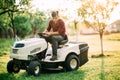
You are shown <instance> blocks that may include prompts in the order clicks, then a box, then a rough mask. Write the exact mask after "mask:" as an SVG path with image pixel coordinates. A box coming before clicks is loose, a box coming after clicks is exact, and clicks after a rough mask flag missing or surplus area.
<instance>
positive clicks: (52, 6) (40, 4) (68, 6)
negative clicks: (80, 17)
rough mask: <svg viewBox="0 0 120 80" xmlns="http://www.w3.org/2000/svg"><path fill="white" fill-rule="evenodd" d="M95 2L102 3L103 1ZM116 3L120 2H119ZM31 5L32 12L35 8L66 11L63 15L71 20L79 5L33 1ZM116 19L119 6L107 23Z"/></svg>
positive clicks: (119, 15)
mask: <svg viewBox="0 0 120 80" xmlns="http://www.w3.org/2000/svg"><path fill="white" fill-rule="evenodd" d="M97 1H99V2H104V0H97ZM118 1H119V2H120V0H118ZM31 4H32V6H33V8H32V11H35V10H36V8H37V9H38V10H40V11H48V10H58V9H63V10H66V9H67V11H66V12H65V13H64V14H63V15H66V16H68V15H69V16H72V17H73V18H76V17H77V16H76V15H77V11H76V9H77V8H78V7H79V6H80V3H78V2H77V1H75V0H33V1H32V2H31ZM61 14H62V13H61ZM117 19H120V5H119V6H118V7H117V8H116V9H115V10H114V11H113V13H112V14H111V20H110V21H109V23H112V22H113V21H115V20H117Z"/></svg>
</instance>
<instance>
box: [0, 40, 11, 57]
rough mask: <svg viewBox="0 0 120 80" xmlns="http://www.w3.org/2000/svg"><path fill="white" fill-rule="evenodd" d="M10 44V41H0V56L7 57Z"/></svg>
mask: <svg viewBox="0 0 120 80" xmlns="http://www.w3.org/2000/svg"><path fill="white" fill-rule="evenodd" d="M12 44H13V42H12V39H0V56H4V55H8V53H9V52H10V49H11V46H12Z"/></svg>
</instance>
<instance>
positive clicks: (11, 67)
mask: <svg viewBox="0 0 120 80" xmlns="http://www.w3.org/2000/svg"><path fill="white" fill-rule="evenodd" d="M7 71H8V72H9V73H12V72H14V73H18V72H19V71H20V67H19V64H16V63H15V62H14V61H13V60H10V61H9V62H8V64H7Z"/></svg>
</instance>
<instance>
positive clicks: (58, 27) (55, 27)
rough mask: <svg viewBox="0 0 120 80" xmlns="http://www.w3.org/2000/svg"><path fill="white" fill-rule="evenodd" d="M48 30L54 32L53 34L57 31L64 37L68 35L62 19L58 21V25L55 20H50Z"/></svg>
mask: <svg viewBox="0 0 120 80" xmlns="http://www.w3.org/2000/svg"><path fill="white" fill-rule="evenodd" d="M47 30H48V31H51V30H52V31H53V32H56V31H57V32H59V34H60V35H61V36H63V37H65V35H66V34H65V33H66V29H65V23H64V21H63V20H62V19H58V20H57V22H56V23H55V22H54V21H53V20H50V22H49V25H48V28H47Z"/></svg>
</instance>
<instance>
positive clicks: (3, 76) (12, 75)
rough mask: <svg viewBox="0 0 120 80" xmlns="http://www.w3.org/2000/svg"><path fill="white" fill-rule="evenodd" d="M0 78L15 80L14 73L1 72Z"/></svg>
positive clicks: (1, 79)
mask: <svg viewBox="0 0 120 80" xmlns="http://www.w3.org/2000/svg"><path fill="white" fill-rule="evenodd" d="M0 80H16V77H15V76H14V74H9V73H1V74H0Z"/></svg>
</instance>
